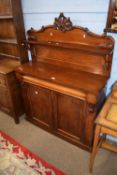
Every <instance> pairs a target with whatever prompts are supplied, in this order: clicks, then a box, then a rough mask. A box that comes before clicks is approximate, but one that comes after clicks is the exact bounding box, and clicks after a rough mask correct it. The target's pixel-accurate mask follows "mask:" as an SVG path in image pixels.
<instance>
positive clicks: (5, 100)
mask: <svg viewBox="0 0 117 175" xmlns="http://www.w3.org/2000/svg"><path fill="white" fill-rule="evenodd" d="M24 40H25V31H24V24H23V17H22V8H21V0H0V110H2V111H4V112H6V113H7V114H9V115H10V116H12V117H13V118H14V120H15V122H16V123H18V122H19V116H20V115H21V114H23V113H24V110H23V105H22V98H21V92H20V91H21V90H20V85H19V82H18V80H17V79H16V76H15V72H14V69H15V68H16V67H17V66H19V65H20V63H21V62H25V61H26V62H27V60H28V54H27V50H26V48H25V47H24V46H23V44H22V41H24Z"/></svg>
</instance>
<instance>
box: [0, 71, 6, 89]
mask: <svg viewBox="0 0 117 175" xmlns="http://www.w3.org/2000/svg"><path fill="white" fill-rule="evenodd" d="M6 85H7V80H6V76H5V75H2V74H0V86H3V87H6Z"/></svg>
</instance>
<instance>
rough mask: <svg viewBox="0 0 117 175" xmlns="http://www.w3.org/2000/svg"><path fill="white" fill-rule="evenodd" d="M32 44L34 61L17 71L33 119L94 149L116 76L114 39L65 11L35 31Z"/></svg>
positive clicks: (29, 35)
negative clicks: (108, 86)
mask: <svg viewBox="0 0 117 175" xmlns="http://www.w3.org/2000/svg"><path fill="white" fill-rule="evenodd" d="M26 45H27V48H29V50H30V51H31V55H32V61H31V62H30V63H25V64H23V65H22V66H20V67H19V68H18V69H17V70H16V75H17V78H18V79H19V80H20V81H21V86H22V92H23V97H24V103H25V109H26V113H27V120H29V121H31V122H32V123H34V124H36V125H38V126H39V127H42V128H44V129H46V130H47V131H49V132H51V133H53V134H55V135H57V136H60V137H61V138H63V139H65V140H67V141H69V142H71V143H74V144H76V145H78V146H80V147H82V148H83V149H86V150H90V149H91V147H92V140H93V134H94V133H93V130H94V120H95V117H96V114H97V113H98V111H99V109H100V107H101V105H102V104H103V101H104V97H105V95H104V87H105V84H106V82H107V79H108V78H109V75H110V70H111V63H112V55H113V47H114V40H113V38H112V37H109V36H105V35H96V34H94V33H92V32H90V31H89V30H88V29H87V28H83V27H79V26H73V25H72V22H71V20H70V18H66V17H65V16H64V14H63V13H61V14H60V16H59V17H58V18H55V21H54V24H53V25H49V26H45V27H42V28H41V30H34V29H33V28H32V29H31V30H29V31H28V40H27V42H26Z"/></svg>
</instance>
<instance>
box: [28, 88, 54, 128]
mask: <svg viewBox="0 0 117 175" xmlns="http://www.w3.org/2000/svg"><path fill="white" fill-rule="evenodd" d="M28 93H29V98H30V109H31V117H32V120H33V121H34V122H36V123H37V124H39V125H40V126H42V127H45V128H47V129H51V127H52V101H51V91H50V90H48V89H44V88H41V87H37V86H33V85H30V86H29V91H28Z"/></svg>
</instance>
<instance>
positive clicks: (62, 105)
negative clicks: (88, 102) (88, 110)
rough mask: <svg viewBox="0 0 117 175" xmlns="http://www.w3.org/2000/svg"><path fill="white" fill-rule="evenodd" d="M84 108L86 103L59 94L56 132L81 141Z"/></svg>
mask: <svg viewBox="0 0 117 175" xmlns="http://www.w3.org/2000/svg"><path fill="white" fill-rule="evenodd" d="M84 107H85V105H84V101H82V100H80V99H78V98H74V97H70V96H67V95H64V94H60V93H57V115H56V132H57V133H58V134H60V135H62V136H63V137H68V138H70V139H73V141H76V140H77V141H80V139H81V137H82V129H83V128H82V127H83V118H84V117H83V116H84Z"/></svg>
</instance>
